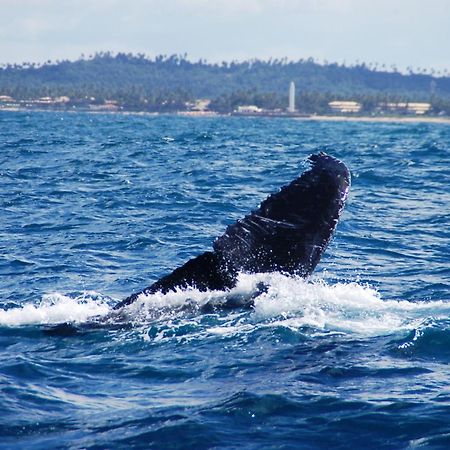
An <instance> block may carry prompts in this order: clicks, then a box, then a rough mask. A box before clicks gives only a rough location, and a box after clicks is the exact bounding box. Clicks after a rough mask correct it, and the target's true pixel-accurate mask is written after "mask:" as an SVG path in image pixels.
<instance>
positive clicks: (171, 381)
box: [0, 113, 450, 449]
mask: <svg viewBox="0 0 450 450" xmlns="http://www.w3.org/2000/svg"><path fill="white" fill-rule="evenodd" d="M0 132H1V137H0V183H1V184H0V186H1V189H0V202H1V210H0V214H1V227H0V275H1V276H0V408H1V411H2V414H1V421H0V437H1V439H0V448H30V449H41V448H42V449H43V448H45V449H49V448H89V449H102V448H158V449H159V448H180V449H184V448H192V449H202V448H230V449H231V448H245V449H260V448H281V449H288V448H292V449H296V448H302V449H303V448H305V449H316V448H327V449H328V448H362V447H364V448H395V449H397V448H448V446H449V445H450V418H449V417H450V388H449V386H450V366H449V363H450V290H449V289H450V269H449V267H450V231H449V229H450V227H449V225H450V194H449V186H450V127H448V126H446V125H439V124H418V123H417V124H413V123H408V124H405V123H392V124H387V123H323V122H306V121H296V120H290V119H285V120H284V119H280V120H278V119H271V120H269V119H251V118H208V119H206V118H202V119H189V118H181V117H170V116H167V117H143V116H120V115H88V114H56V113H55V114H53V113H46V114H44V113H33V114H27V113H1V114H0ZM318 150H325V151H327V152H329V153H330V154H332V155H334V156H336V157H338V158H340V159H342V160H343V161H345V162H346V164H347V165H348V166H349V167H350V169H351V172H352V182H353V184H352V189H351V193H350V196H349V200H348V203H347V206H346V209H345V211H344V214H343V216H342V219H341V222H340V224H339V225H338V228H337V233H336V235H335V238H334V240H333V242H332V244H331V245H330V247H329V248H328V250H327V252H326V254H325V255H324V257H323V259H322V262H321V263H320V265H319V266H318V269H317V270H316V272H315V275H314V276H313V278H312V279H311V280H306V281H304V280H300V279H293V278H288V277H286V276H283V275H281V274H276V273H275V274H260V275H254V276H249V275H242V276H241V278H240V280H239V283H238V286H237V287H236V288H235V289H234V293H237V294H245V293H248V292H251V291H252V290H253V288H254V286H256V284H257V283H258V282H259V281H261V280H263V281H264V282H265V283H267V284H268V286H269V289H268V291H267V292H265V293H263V294H261V295H260V296H259V297H258V298H257V299H256V301H255V307H254V309H252V310H250V311H248V310H245V311H244V310H234V311H225V312H221V313H214V314H205V313H201V312H200V308H201V306H202V305H203V304H204V303H206V302H208V301H210V300H211V299H213V298H214V300H215V301H220V299H221V296H222V297H223V295H224V294H223V293H215V292H208V293H199V292H196V291H195V290H187V291H182V292H176V293H171V294H168V295H165V296H164V295H153V296H150V297H148V298H146V299H144V300H142V301H140V302H138V303H136V304H135V305H133V306H132V307H130V308H129V309H128V311H127V313H126V314H125V315H122V316H121V317H111V308H112V306H113V305H114V304H115V303H116V302H117V301H119V300H120V299H122V298H124V297H125V296H127V295H129V294H130V293H131V292H134V291H137V290H140V289H141V288H143V287H144V286H147V285H149V284H150V283H151V282H152V281H154V280H156V279H157V278H158V277H160V276H161V275H163V274H165V273H167V272H169V271H170V270H171V269H173V268H175V267H176V266H177V265H179V264H181V263H183V262H184V261H186V260H187V259H189V258H190V257H192V256H194V255H196V254H198V253H200V252H203V251H205V250H207V249H208V248H210V246H211V243H212V241H213V239H214V238H215V237H216V236H218V235H220V234H222V232H223V231H224V229H225V227H226V225H227V224H229V223H231V222H233V221H234V220H235V219H237V218H239V217H241V216H242V215H244V214H245V213H247V212H248V211H249V210H251V209H252V208H254V207H255V206H257V205H258V203H259V202H260V201H261V200H263V199H264V198H265V197H266V196H267V195H268V194H269V193H270V192H272V191H274V190H276V189H277V188H278V187H280V186H282V185H283V184H286V183H288V182H289V181H290V180H291V179H293V178H294V177H296V176H297V175H298V174H299V173H300V172H301V171H302V170H303V168H304V167H305V158H306V157H307V156H308V155H309V154H310V153H312V152H315V151H318ZM67 321H70V322H74V323H76V324H77V325H78V326H79V328H80V330H81V331H80V332H79V333H78V334H75V335H72V336H66V337H61V336H49V335H47V334H45V333H44V330H45V329H46V328H48V327H50V326H52V325H55V324H58V323H61V322H67ZM92 322H94V323H96V322H102V325H101V326H98V327H87V326H85V325H86V324H87V323H92ZM105 322H106V323H105Z"/></svg>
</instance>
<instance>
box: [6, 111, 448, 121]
mask: <svg viewBox="0 0 450 450" xmlns="http://www.w3.org/2000/svg"><path fill="white" fill-rule="evenodd" d="M1 111H5V112H28V113H30V112H31V113H33V112H52V113H55V112H56V113H58V112H59V113H69V114H73V113H87V114H106V115H111V114H120V115H136V116H178V117H194V118H207V117H208V118H211V117H231V116H233V117H252V118H255V117H260V118H269V119H273V118H277V119H279V118H282V119H284V118H285V119H294V120H298V121H316V122H381V123H395V122H397V123H435V124H444V125H450V117H430V116H409V117H405V116H382V117H381V116H338V115H314V114H311V115H288V114H286V115H279V114H278V115H268V114H261V115H260V114H239V115H233V114H230V113H226V114H223V113H218V112H215V111H208V112H205V113H194V114H189V113H186V112H184V111H180V112H170V113H165V112H147V111H124V110H122V111H91V110H88V109H77V110H62V109H61V110H60V109H37V108H33V109H31V108H0V112H1Z"/></svg>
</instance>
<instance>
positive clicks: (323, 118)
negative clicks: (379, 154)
mask: <svg viewBox="0 0 450 450" xmlns="http://www.w3.org/2000/svg"><path fill="white" fill-rule="evenodd" d="M296 120H310V121H314V120H315V121H323V122H383V123H392V122H402V123H441V124H446V125H450V117H429V116H425V117H424V116H419V117H415V116H414V117H403V116H388V117H376V116H375V117H374V116H319V115H317V116H310V117H296Z"/></svg>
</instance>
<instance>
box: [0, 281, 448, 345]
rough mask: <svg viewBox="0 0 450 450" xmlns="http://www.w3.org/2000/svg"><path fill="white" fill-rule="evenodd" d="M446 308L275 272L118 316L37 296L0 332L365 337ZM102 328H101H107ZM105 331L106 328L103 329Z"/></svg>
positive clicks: (83, 302)
mask: <svg viewBox="0 0 450 450" xmlns="http://www.w3.org/2000/svg"><path fill="white" fill-rule="evenodd" d="M260 283H263V284H264V285H265V286H266V287H267V290H266V291H265V292H263V293H260V294H256V297H255V298H254V307H253V308H252V309H251V310H249V311H248V310H247V311H242V310H241V311H239V310H236V311H238V312H237V313H234V312H232V311H228V312H226V313H221V314H219V315H217V320H215V321H214V320H213V321H212V323H207V322H208V321H207V320H205V321H203V319H202V318H203V317H205V314H204V313H202V312H201V308H202V307H203V306H205V305H207V304H210V303H213V304H215V305H220V303H222V302H226V301H227V299H229V298H230V297H231V296H234V297H236V296H237V297H242V298H248V299H250V298H251V297H252V295H253V296H255V293H257V292H258V285H259V284H260ZM449 317H450V302H445V301H430V302H409V301H401V300H400V301H399V300H384V299H382V298H381V296H380V295H379V293H378V292H377V291H376V290H375V289H374V288H372V287H370V286H368V285H363V284H359V283H356V282H349V283H334V284H329V283H327V282H325V281H324V280H321V279H315V280H312V281H311V280H304V279H301V278H295V277H294V278H293V277H289V276H286V275H282V274H280V273H271V274H255V275H248V274H241V275H240V276H239V280H238V283H237V286H236V287H235V288H234V289H232V290H231V291H230V292H229V293H226V292H218V291H208V292H200V291H198V290H196V289H193V288H189V289H179V290H177V291H175V292H170V293H168V294H162V293H156V294H152V295H141V296H140V297H139V298H138V300H137V301H136V302H135V303H133V304H131V305H129V306H127V307H126V308H125V309H124V310H123V311H118V312H116V311H113V310H112V308H111V306H110V305H109V304H108V302H106V301H105V299H104V298H103V297H102V296H101V295H99V294H97V293H85V294H83V295H81V296H79V297H75V298H71V297H69V296H66V295H62V294H57V293H56V294H51V295H46V296H44V297H43V299H42V300H41V302H40V303H39V304H26V305H23V306H20V307H17V308H12V309H7V310H2V309H0V326H10V327H12V326H22V325H34V324H57V323H62V322H72V323H82V322H87V321H89V320H92V319H98V318H100V319H101V318H104V319H106V320H107V322H114V320H120V321H122V322H123V321H124V320H125V321H127V322H131V323H133V324H135V325H137V326H139V327H141V326H143V327H145V328H146V329H147V330H148V325H149V324H152V326H153V325H155V326H156V327H157V328H159V327H162V328H164V330H169V331H168V332H167V333H168V334H172V335H173V333H172V332H176V329H175V328H176V327H178V328H180V327H183V326H184V327H185V326H186V325H188V326H190V325H192V326H193V327H194V328H195V329H196V330H197V331H195V332H194V331H192V333H193V334H198V331H199V329H201V334H202V335H204V333H207V334H209V335H215V336H231V335H235V334H239V333H249V332H252V331H253V330H255V329H258V328H266V327H286V328H289V329H291V330H300V329H302V328H305V327H308V328H311V329H314V330H317V331H318V332H338V333H345V334H358V335H365V336H377V335H387V334H393V333H397V332H403V331H409V330H412V329H416V328H418V327H420V325H421V324H422V323H423V322H424V321H426V320H428V319H430V318H437V319H438V318H445V319H447V318H449ZM107 322H105V323H107ZM106 326H107V325H106Z"/></svg>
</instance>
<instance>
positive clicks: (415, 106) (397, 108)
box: [378, 102, 431, 116]
mask: <svg viewBox="0 0 450 450" xmlns="http://www.w3.org/2000/svg"><path fill="white" fill-rule="evenodd" d="M378 107H379V109H380V110H382V111H386V112H392V113H397V114H415V115H416V116H422V115H424V114H426V113H427V112H429V111H430V109H431V103H419V102H413V103H407V102H397V103H392V102H388V103H380V104H379V105H378Z"/></svg>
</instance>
